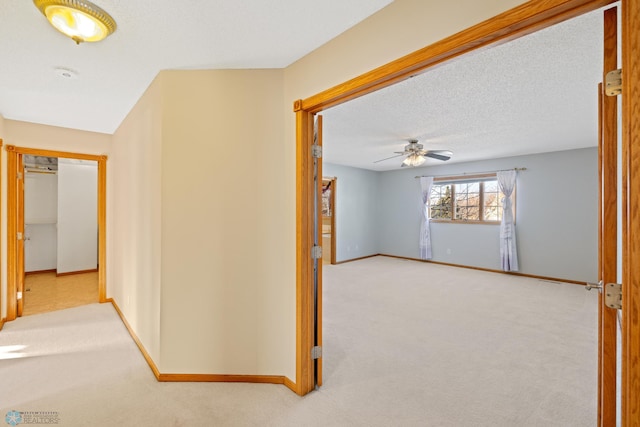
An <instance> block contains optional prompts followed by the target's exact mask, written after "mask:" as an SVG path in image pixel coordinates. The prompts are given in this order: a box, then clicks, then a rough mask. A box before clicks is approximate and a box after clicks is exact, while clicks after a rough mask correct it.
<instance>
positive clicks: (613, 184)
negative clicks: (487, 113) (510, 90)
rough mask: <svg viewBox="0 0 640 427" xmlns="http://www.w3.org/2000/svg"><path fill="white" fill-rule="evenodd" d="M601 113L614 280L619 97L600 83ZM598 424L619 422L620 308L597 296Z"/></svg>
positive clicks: (604, 255) (613, 26) (603, 193)
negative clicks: (612, 94) (617, 396)
mask: <svg viewBox="0 0 640 427" xmlns="http://www.w3.org/2000/svg"><path fill="white" fill-rule="evenodd" d="M603 15H604V16H603V20H604V25H603V28H604V34H603V36H604V37H603V39H604V40H603V53H604V54H603V58H604V62H603V70H605V72H604V73H603V76H602V78H603V81H604V75H605V74H606V70H615V69H616V68H618V13H617V8H615V7H613V8H610V9H608V10H606V11H604V14H603ZM598 88H599V93H598V99H599V105H598V110H599V112H600V116H601V119H600V120H601V122H600V124H599V125H600V126H599V128H600V134H599V138H600V142H599V144H598V149H599V150H598V159H599V161H600V163H599V168H598V169H599V174H600V184H601V185H600V196H599V199H600V205H599V206H600V208H599V209H600V213H599V222H600V230H599V238H600V240H599V242H598V245H599V253H600V255H601V257H600V260H599V278H600V280H602V281H603V282H604V283H615V282H616V281H617V280H618V278H617V274H618V100H617V98H615V97H610V96H606V95H605V94H604V92H603V84H602V83H601V84H600V85H599V86H598ZM598 335H599V342H600V345H599V349H598V350H599V351H598V361H599V363H598V384H599V387H598V426H601V427H607V426H615V425H616V412H617V399H616V391H617V390H616V383H617V335H618V310H615V309H612V308H610V307H607V306H606V305H605V302H604V293H600V294H599V295H598Z"/></svg>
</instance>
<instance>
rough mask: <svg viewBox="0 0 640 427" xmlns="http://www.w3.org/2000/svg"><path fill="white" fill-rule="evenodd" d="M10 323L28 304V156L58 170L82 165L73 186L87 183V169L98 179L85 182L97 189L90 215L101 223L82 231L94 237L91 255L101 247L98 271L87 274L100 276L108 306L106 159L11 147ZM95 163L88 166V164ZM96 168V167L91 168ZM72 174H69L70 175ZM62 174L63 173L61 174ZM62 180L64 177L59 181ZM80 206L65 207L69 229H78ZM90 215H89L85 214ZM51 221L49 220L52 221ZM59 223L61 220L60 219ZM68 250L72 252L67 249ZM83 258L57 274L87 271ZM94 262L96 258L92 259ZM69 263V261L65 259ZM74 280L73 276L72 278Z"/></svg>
mask: <svg viewBox="0 0 640 427" xmlns="http://www.w3.org/2000/svg"><path fill="white" fill-rule="evenodd" d="M6 150H7V236H8V237H7V294H6V296H7V317H6V319H7V321H11V320H15V319H16V318H17V317H20V316H22V315H23V310H24V301H25V242H26V240H25V235H26V230H25V224H26V223H25V213H26V212H25V191H24V187H25V173H24V165H25V158H26V157H27V156H39V157H49V158H57V159H58V169H60V166H61V165H62V164H64V165H76V166H78V165H82V168H84V169H81V170H83V172H81V173H80V175H82V177H80V176H78V174H77V173H73V172H72V173H71V174H66V173H65V178H64V179H66V178H70V180H71V181H72V182H75V185H76V186H77V185H78V184H79V183H78V182H77V181H83V180H86V176H84V175H85V174H84V172H87V170H85V169H91V168H93V170H92V172H91V173H92V174H93V175H94V176H96V178H95V179H92V180H90V181H88V182H84V183H83V185H87V186H92V187H95V188H96V189H97V190H96V197H95V199H94V202H93V203H89V205H93V208H91V207H89V208H88V209H89V210H90V211H92V212H93V214H89V215H90V216H91V215H93V216H94V221H92V222H93V223H94V224H95V222H97V229H96V228H95V226H94V228H93V229H92V230H87V229H82V228H79V231H80V234H93V235H94V240H93V241H89V243H86V242H85V244H86V245H88V246H91V249H90V250H88V251H87V252H88V253H95V251H96V249H95V248H96V247H97V267H89V268H86V269H87V270H95V269H96V268H97V273H96V272H95V271H90V272H89V273H94V274H97V281H98V285H97V287H98V298H97V301H96V302H106V301H107V298H106V182H107V177H106V167H107V165H106V162H107V157H106V156H100V155H92V154H82V153H69V152H64V151H53V150H41V149H33V148H25V147H16V146H7V147H6ZM87 161H89V162H93V163H85V162H87ZM88 165H96V166H88ZM64 169H65V170H66V169H69V170H70V171H75V172H77V170H75V169H78V168H77V167H71V168H67V167H64ZM67 172H68V171H67ZM58 174H60V170H58ZM58 178H60V176H59V177H58ZM76 203H77V201H76V202H72V203H68V204H67V203H66V202H65V203H64V204H65V205H68V210H69V212H67V213H66V214H65V221H68V222H67V226H69V227H71V228H74V227H76V225H77V222H76V221H77V218H75V217H74V215H76V214H77V213H78V212H79V211H80V209H78V206H77V205H76ZM85 213H86V212H85ZM50 220H51V219H49V221H50ZM56 221H57V219H56ZM63 250H68V248H63ZM80 258H81V257H71V258H70V259H72V261H71V262H67V263H66V264H65V265H63V266H61V267H60V269H58V266H57V265H56V270H57V272H58V273H65V272H78V271H82V270H85V268H84V267H82V265H84V264H82V263H80V264H77V263H76V261H78V260H79V259H80ZM90 258H93V257H90ZM65 259H68V257H66V255H65ZM70 277H71V276H70Z"/></svg>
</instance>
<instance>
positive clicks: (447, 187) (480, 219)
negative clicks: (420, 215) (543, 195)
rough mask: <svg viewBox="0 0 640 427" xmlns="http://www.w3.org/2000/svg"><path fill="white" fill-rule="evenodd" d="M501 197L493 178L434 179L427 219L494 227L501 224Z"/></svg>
mask: <svg viewBox="0 0 640 427" xmlns="http://www.w3.org/2000/svg"><path fill="white" fill-rule="evenodd" d="M503 197H504V195H503V194H502V192H501V191H500V187H499V186H498V179H497V178H496V175H495V174H486V175H476V176H474V177H469V176H461V177H446V178H436V179H435V182H434V183H433V187H432V188H431V196H430V206H431V219H432V220H434V221H436V222H437V221H460V222H469V223H486V222H493V223H497V222H500V221H501V220H502V199H503ZM512 198H513V200H515V191H514V193H513V196H512ZM514 206H515V204H514Z"/></svg>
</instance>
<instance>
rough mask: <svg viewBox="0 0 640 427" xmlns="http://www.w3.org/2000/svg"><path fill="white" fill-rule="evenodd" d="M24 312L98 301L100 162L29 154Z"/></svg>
mask: <svg viewBox="0 0 640 427" xmlns="http://www.w3.org/2000/svg"><path fill="white" fill-rule="evenodd" d="M23 164H24V199H23V200H24V207H23V209H24V236H25V237H24V241H25V245H24V274H25V279H24V280H25V285H24V288H25V290H24V294H23V295H24V311H23V315H25V316H26V315H31V314H37V313H43V312H47V311H51V310H56V309H63V308H69V307H75V306H77V305H82V304H90V303H96V302H98V276H97V271H98V270H97V267H98V241H97V239H98V227H97V202H98V199H97V189H98V182H97V164H96V162H93V161H89V160H79V159H64V158H62V159H59V158H57V157H44V156H34V155H26V156H24V158H23Z"/></svg>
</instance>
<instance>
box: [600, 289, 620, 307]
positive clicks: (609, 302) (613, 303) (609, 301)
mask: <svg viewBox="0 0 640 427" xmlns="http://www.w3.org/2000/svg"><path fill="white" fill-rule="evenodd" d="M604 304H605V305H606V306H607V307H610V308H615V309H616V310H621V309H622V285H621V284H620V283H607V284H606V286H605V287H604Z"/></svg>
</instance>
